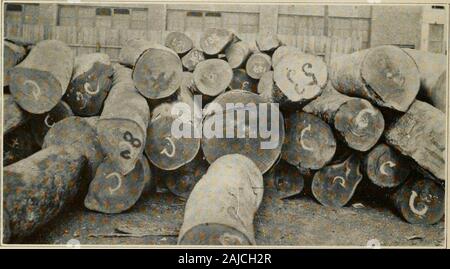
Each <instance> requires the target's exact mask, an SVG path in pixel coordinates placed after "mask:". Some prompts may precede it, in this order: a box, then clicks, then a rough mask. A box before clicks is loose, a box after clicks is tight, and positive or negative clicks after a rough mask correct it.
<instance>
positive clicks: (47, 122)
mask: <svg viewBox="0 0 450 269" xmlns="http://www.w3.org/2000/svg"><path fill="white" fill-rule="evenodd" d="M49 119H51V118H50V115H48V114H47V116H45V119H44V123H45V126H47V127H48V128H52V127H53V125H55V123H54V122H52V123H49V121H48V120H49Z"/></svg>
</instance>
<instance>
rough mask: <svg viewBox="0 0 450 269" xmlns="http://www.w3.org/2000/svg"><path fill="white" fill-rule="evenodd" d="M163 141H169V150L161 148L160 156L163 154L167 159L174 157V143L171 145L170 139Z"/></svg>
mask: <svg viewBox="0 0 450 269" xmlns="http://www.w3.org/2000/svg"><path fill="white" fill-rule="evenodd" d="M164 139H165V140H167V141H169V145H170V150H167V148H163V150H161V152H160V154H163V155H166V156H167V157H169V158H172V157H173V156H175V150H176V147H175V143H173V140H172V138H171V137H166V138H164Z"/></svg>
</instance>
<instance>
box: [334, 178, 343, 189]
mask: <svg viewBox="0 0 450 269" xmlns="http://www.w3.org/2000/svg"><path fill="white" fill-rule="evenodd" d="M336 180H339V181H340V182H339V185H341V186H342V187H343V188H346V187H345V178H343V177H341V176H335V177H334V178H333V184H335V182H336Z"/></svg>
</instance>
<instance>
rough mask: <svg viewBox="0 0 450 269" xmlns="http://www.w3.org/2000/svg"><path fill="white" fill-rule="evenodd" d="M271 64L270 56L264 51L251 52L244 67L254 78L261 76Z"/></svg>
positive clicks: (268, 69)
mask: <svg viewBox="0 0 450 269" xmlns="http://www.w3.org/2000/svg"><path fill="white" fill-rule="evenodd" d="M271 66H272V60H271V59H270V56H269V55H267V54H264V53H260V52H258V53H253V54H252V55H251V56H250V58H249V59H248V60H247V64H246V66H245V69H246V71H247V74H248V75H249V76H250V77H251V78H254V79H260V78H261V76H262V75H263V74H264V73H265V72H267V71H270V68H271Z"/></svg>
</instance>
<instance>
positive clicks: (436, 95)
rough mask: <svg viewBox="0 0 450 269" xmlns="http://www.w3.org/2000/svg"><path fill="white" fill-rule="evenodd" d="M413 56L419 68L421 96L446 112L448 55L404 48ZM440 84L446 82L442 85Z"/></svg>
mask: <svg viewBox="0 0 450 269" xmlns="http://www.w3.org/2000/svg"><path fill="white" fill-rule="evenodd" d="M403 50H404V51H405V52H406V53H407V54H408V55H409V56H411V57H412V58H413V60H414V61H415V62H416V64H417V67H418V69H419V75H420V90H419V96H420V97H423V98H424V100H425V101H427V102H428V103H430V104H432V105H433V106H434V107H437V108H438V109H439V110H441V111H442V112H444V113H445V108H446V104H445V103H446V90H445V89H446V86H447V85H446V82H444V83H442V82H441V81H445V78H446V74H447V57H446V56H445V55H444V54H437V53H431V52H428V51H422V50H415V49H406V48H405V49H403ZM440 82H441V83H440ZM440 84H445V85H442V87H440Z"/></svg>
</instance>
